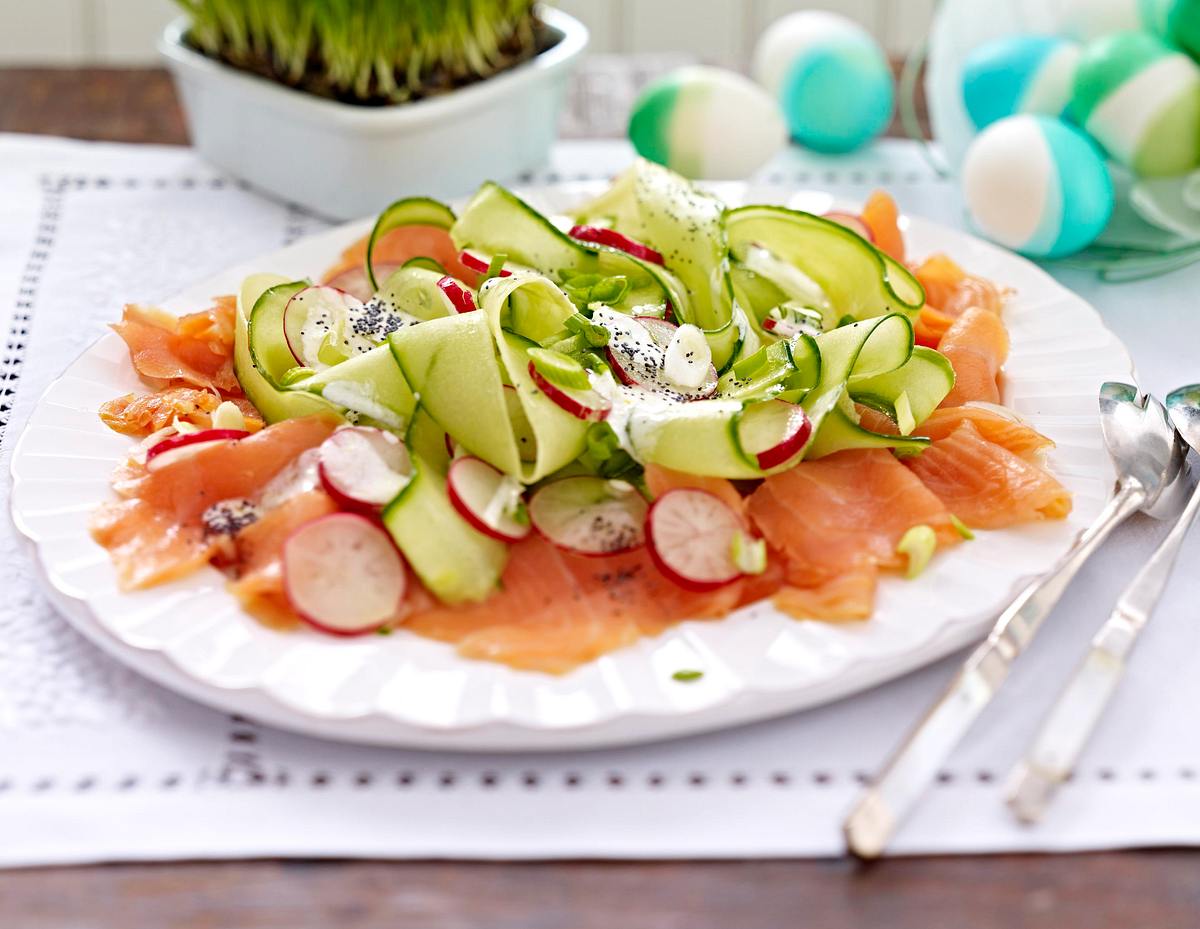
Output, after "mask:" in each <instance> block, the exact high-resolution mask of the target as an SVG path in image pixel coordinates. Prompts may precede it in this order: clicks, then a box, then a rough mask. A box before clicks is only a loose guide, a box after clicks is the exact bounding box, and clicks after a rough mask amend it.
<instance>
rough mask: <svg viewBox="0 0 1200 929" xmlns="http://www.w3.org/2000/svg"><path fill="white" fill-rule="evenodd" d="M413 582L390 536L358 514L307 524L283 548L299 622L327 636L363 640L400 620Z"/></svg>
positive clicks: (286, 575) (285, 579) (286, 583)
mask: <svg viewBox="0 0 1200 929" xmlns="http://www.w3.org/2000/svg"><path fill="white" fill-rule="evenodd" d="M407 586H408V579H407V577H406V576H405V572H404V562H403V561H401V560H400V553H399V552H398V551H396V546H395V545H393V544H392V540H391V537H390V536H389V535H388V534H387V533H386V532H384V531H383V529H381V528H380V527H379V526H378V524H376V523H375V522H373V521H372V520H370V519H367V518H366V517H365V516H359V515H356V514H354V513H332V514H330V515H329V516H322V517H320V518H319V519H314V520H312V521H311V522H307V523H305V524H304V525H302V526H301V527H300V528H298V529H296V530H295V531H294V532H293V533H292V534H291V535H289V536H288V537H287V541H285V542H284V543H283V587H284V591H285V593H286V594H287V598H288V602H289V603H291V605H292V609H294V610H295V611H296V612H297V613H298V614H300V618H301V619H303V620H304V621H305V622H307V623H308V624H309V625H311V626H314V627H315V628H317V629H320V630H321V631H323V632H330V633H332V634H334V635H361V634H362V633H364V632H373V631H374V630H376V629H378V628H380V627H381V626H383V625H385V624H386V623H387V622H388V621H389V620H391V619H392V618H393V617H395V615H396V613H397V611H398V610H399V608H400V602H401V600H403V599H404V590H405V588H406V587H407Z"/></svg>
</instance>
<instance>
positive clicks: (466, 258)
mask: <svg viewBox="0 0 1200 929" xmlns="http://www.w3.org/2000/svg"><path fill="white" fill-rule="evenodd" d="M458 260H459V261H461V262H462V263H463V266H464V267H467V268H470V269H471V270H472V271H478V272H479V273H480V274H487V269H488V265H490V264H491V260H490V259H488V258H483V257H481V256H479V255H476V254H475V253H474V252H468V251H466V250H463V251H462V252H460V253H459V256H458ZM500 276H501V277H511V276H512V272H511V271H507V270H505V269H504V268H501V269H500Z"/></svg>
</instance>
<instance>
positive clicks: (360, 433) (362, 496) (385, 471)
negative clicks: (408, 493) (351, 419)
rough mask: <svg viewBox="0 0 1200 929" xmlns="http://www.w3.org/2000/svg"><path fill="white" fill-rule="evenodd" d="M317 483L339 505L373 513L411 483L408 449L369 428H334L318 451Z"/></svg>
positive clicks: (392, 436)
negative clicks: (318, 471) (319, 477)
mask: <svg viewBox="0 0 1200 929" xmlns="http://www.w3.org/2000/svg"><path fill="white" fill-rule="evenodd" d="M318 461H319V462H320V464H319V470H320V475H321V484H322V485H323V486H324V488H325V491H326V492H327V493H328V494H329V496H331V497H333V499H334V500H335V501H336V502H337V503H338V505H339V506H342V507H344V508H345V509H349V510H359V511H362V512H367V513H371V512H377V511H378V510H380V509H382V508H383V507H385V506H387V505H388V504H389V503H391V502H392V501H393V500H394V499H396V496H397V495H398V494H399V493H400V491H402V490H403V489H404V488H405V487H406V486H407V485H408V482H409V481H411V480H412V473H413V472H412V461H411V459H410V458H409V457H408V449H406V448H405V447H404V443H403V442H401V441H400V440H399V439H398V438H396V436H394V435H392V434H391V433H390V432H384V431H383V430H382V429H374V428H372V427H370V426H349V427H347V428H344V429H338V430H337V431H336V432H334V433H333V435H331V436H330V437H329V438H328V439H326V440H325V441H324V442H322V443H321V446H320V448H319V449H318Z"/></svg>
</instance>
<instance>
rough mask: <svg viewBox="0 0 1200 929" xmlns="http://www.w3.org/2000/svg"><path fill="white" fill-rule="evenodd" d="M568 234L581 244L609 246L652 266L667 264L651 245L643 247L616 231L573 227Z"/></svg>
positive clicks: (591, 227)
mask: <svg viewBox="0 0 1200 929" xmlns="http://www.w3.org/2000/svg"><path fill="white" fill-rule="evenodd" d="M567 234H568V235H569V236H570V237H571V238H572V239H578V240H579V241H580V242H593V243H595V244H596V245H607V246H608V247H609V248H615V249H619V250H620V251H622V252H625V253H627V254H629V255H632V256H633V257H634V258H640V259H641V260H642V261H649V262H650V263H651V264H656V265H661V264H665V262H664V261H663V256H662V252H659V251H656V250H655V249H653V248H651V247H650V246H649V245H643V244H642V243H641V242H639V241H637V240H636V239H631V238H629V236H627V235H622V234H621V233H619V232H617V231H616V230H615V229H605V228H604V227H603V226H572V227H571V231H570V232H569V233H567Z"/></svg>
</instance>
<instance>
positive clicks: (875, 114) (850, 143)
mask: <svg viewBox="0 0 1200 929" xmlns="http://www.w3.org/2000/svg"><path fill="white" fill-rule="evenodd" d="M753 73H754V77H755V80H757V81H758V82H759V83H760V84H762V85H763V86H764V87H765V88H767V90H769V91H770V92H771V93H772V94H773V95H774V96H775V98H776V99H777V100H779V103H780V106H781V107H782V108H783V112H784V115H785V116H786V117H787V123H788V128H789V129H790V130H791V133H792V138H794V139H795V140H796V141H797V142H799V143H800V144H801V145H805V146H807V147H809V148H812V149H815V150H817V151H819V152H848V151H852V150H853V149H856V148H858V147H860V146H862V145H864V144H865V143H867V142H869V141H870V140H871V139H873V138H875V136H877V135H879V134H880V133H881V132H883V130H884V129H886V128H887V124H888V122H889V121H890V120H891V118H892V108H893V104H894V99H893V92H892V72H891V68H890V67H889V66H888V62H887V58H886V57H885V56H884V54H883V51H882V49H880V47H879V44H878V43H877V42H876V41H875V40H874V39H873V38H872V37H871V35H870V34H869V33H868V32H867V31H866V30H865V29H863V28H862V27H861V26H859V25H858V24H857V23H855V22H853V21H852V20H849V19H847V18H846V17H844V16H838V15H837V14H834V13H824V12H819V11H804V12H800V13H792V14H790V15H788V16H784V17H783V18H782V19H779V20H776V21H775V22H774V23H772V24H771V25H770V26H768V27H767V29H766V31H764V32H763V34H762V36H761V37H760V38H759V40H758V44H757V46H756V47H755V50H754V62H753Z"/></svg>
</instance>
